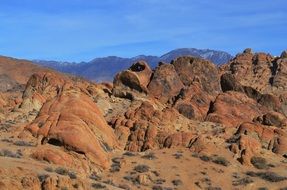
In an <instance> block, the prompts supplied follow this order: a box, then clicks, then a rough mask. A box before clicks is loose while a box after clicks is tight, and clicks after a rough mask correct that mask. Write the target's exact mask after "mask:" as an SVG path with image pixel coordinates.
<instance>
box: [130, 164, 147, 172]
mask: <svg viewBox="0 0 287 190" xmlns="http://www.w3.org/2000/svg"><path fill="white" fill-rule="evenodd" d="M149 169H150V168H149V166H147V165H137V166H136V167H135V168H134V170H135V171H137V172H139V173H144V172H148V171H149Z"/></svg>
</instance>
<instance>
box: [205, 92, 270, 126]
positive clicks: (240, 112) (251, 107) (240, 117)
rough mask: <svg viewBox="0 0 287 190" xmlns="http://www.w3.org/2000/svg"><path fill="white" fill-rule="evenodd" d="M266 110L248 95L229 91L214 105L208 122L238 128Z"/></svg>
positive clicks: (219, 96) (218, 97)
mask: <svg viewBox="0 0 287 190" xmlns="http://www.w3.org/2000/svg"><path fill="white" fill-rule="evenodd" d="M264 112H265V109H264V108H263V107H262V106H260V104H258V103H257V102H256V101H255V100H253V99H251V98H249V97H248V96H247V95H245V94H242V93H239V92H233V91H229V92H226V93H222V94H219V95H218V96H217V98H216V99H215V102H214V103H213V105H212V107H211V109H210V113H209V114H208V116H207V121H212V122H217V123H222V124H224V125H225V126H228V127H237V126H238V125H240V124H241V123H243V122H247V121H252V120H253V119H254V118H255V117H258V116H260V115H262V114H263V113H264Z"/></svg>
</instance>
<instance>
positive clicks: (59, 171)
mask: <svg viewBox="0 0 287 190" xmlns="http://www.w3.org/2000/svg"><path fill="white" fill-rule="evenodd" d="M55 172H56V173H57V174H60V175H68V173H69V170H67V169H66V168H63V167H58V168H56V169H55Z"/></svg>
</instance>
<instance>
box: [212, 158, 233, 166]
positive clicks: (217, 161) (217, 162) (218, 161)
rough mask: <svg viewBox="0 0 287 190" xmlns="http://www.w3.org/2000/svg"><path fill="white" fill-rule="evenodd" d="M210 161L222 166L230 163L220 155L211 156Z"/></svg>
mask: <svg viewBox="0 0 287 190" xmlns="http://www.w3.org/2000/svg"><path fill="white" fill-rule="evenodd" d="M212 162H213V163H215V164H219V165H223V166H228V165H229V164H230V163H229V161H228V160H226V159H225V158H224V157H222V156H215V157H213V158H212Z"/></svg>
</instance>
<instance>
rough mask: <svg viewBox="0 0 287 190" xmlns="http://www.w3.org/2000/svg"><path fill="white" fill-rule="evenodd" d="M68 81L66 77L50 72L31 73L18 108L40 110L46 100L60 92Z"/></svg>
mask: <svg viewBox="0 0 287 190" xmlns="http://www.w3.org/2000/svg"><path fill="white" fill-rule="evenodd" d="M68 81H69V79H68V78H67V77H65V76H61V75H58V74H55V73H52V72H47V73H44V72H41V73H36V74H34V75H32V76H31V77H30V79H29V81H28V82H27V84H26V89H25V91H24V93H23V102H22V104H21V105H20V108H22V109H28V110H33V109H36V110H40V108H41V107H42V105H43V104H44V103H45V102H46V101H47V100H51V99H53V98H54V97H56V96H57V95H58V94H60V93H61V91H62V90H63V88H64V85H65V84H67V83H68Z"/></svg>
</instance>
